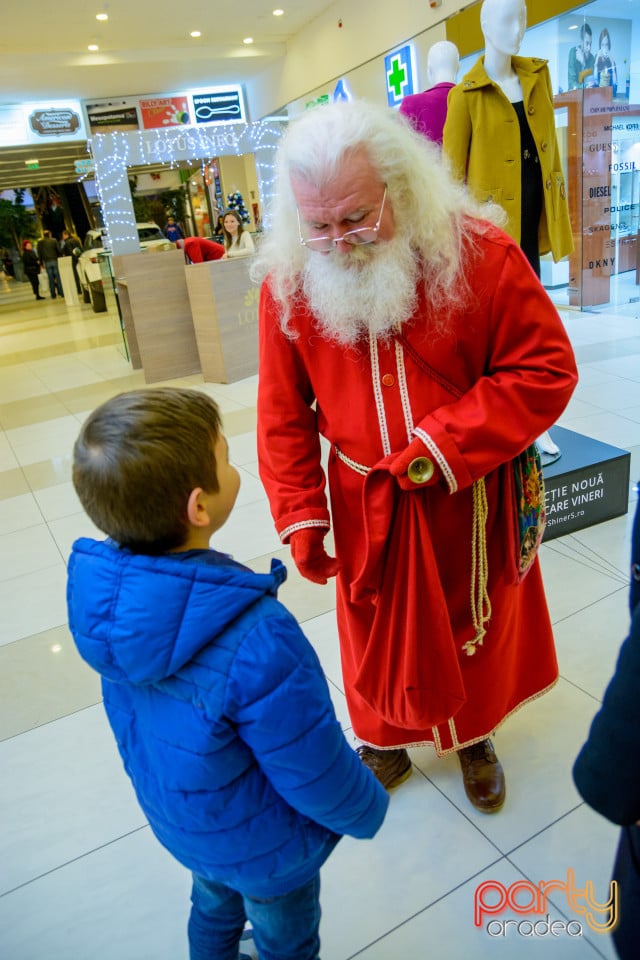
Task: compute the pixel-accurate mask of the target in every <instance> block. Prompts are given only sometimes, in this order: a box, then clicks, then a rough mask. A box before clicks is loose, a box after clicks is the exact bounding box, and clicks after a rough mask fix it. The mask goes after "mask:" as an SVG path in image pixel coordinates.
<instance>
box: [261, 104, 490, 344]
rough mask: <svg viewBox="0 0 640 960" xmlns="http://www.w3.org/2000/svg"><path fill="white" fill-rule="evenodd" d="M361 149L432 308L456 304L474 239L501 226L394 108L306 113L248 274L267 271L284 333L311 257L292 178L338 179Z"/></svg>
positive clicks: (292, 129) (284, 151)
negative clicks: (384, 188)
mask: <svg viewBox="0 0 640 960" xmlns="http://www.w3.org/2000/svg"><path fill="white" fill-rule="evenodd" d="M361 149H364V150H365V151H366V153H367V155H368V157H369V160H370V162H371V165H372V167H373V169H374V171H375V173H376V174H377V175H378V177H379V178H380V180H381V181H382V182H383V183H385V184H386V186H387V202H388V203H390V205H391V207H392V209H393V216H394V221H395V224H396V232H398V233H401V234H402V236H403V237H404V238H405V239H406V240H407V241H408V243H409V245H410V246H411V249H412V250H413V251H414V255H415V257H416V259H417V261H418V262H419V264H420V271H421V274H422V277H423V278H424V280H425V290H426V295H427V298H428V300H429V302H430V305H431V306H432V307H434V308H445V307H446V305H447V304H448V303H449V302H451V301H454V300H456V301H458V302H459V300H460V297H461V294H462V293H463V291H464V289H465V283H464V267H465V261H466V259H467V257H468V256H469V255H471V252H472V249H473V238H474V237H477V235H478V233H480V232H482V231H483V230H485V229H486V221H487V220H490V221H493V222H494V223H500V222H504V214H503V213H502V211H501V210H500V208H497V207H495V206H494V205H490V204H483V205H482V207H480V206H479V205H478V204H476V203H475V202H474V201H473V200H472V199H471V197H470V196H469V194H468V193H467V190H466V188H465V187H464V186H463V185H462V184H458V183H456V182H455V181H454V180H453V179H452V178H451V176H450V175H449V173H448V170H447V164H446V162H445V160H444V158H443V157H442V156H441V154H440V150H439V149H438V147H437V146H435V145H434V144H432V143H431V142H429V141H428V140H426V139H425V138H424V137H423V136H421V135H420V134H418V133H416V132H415V131H414V130H413V129H412V128H411V126H410V125H409V123H408V122H407V121H406V120H405V119H404V117H402V116H400V115H399V114H397V113H395V112H394V111H392V110H390V109H388V108H385V107H380V106H378V105H376V104H372V103H369V102H367V101H364V100H354V101H351V102H349V103H345V102H340V103H333V104H329V105H327V106H322V107H316V108H314V109H312V110H309V111H308V112H307V113H305V114H304V115H303V116H302V117H301V118H300V119H298V120H295V121H293V122H292V123H291V125H290V126H289V128H288V130H287V132H286V133H285V135H284V137H283V138H282V140H281V142H280V146H279V149H278V153H277V158H276V191H275V197H274V200H273V201H272V203H271V206H270V227H269V230H268V231H267V233H266V234H265V236H264V237H263V239H262V242H261V244H260V249H259V251H258V255H257V257H256V258H255V261H254V264H253V266H252V270H251V274H252V277H253V278H254V280H257V281H260V280H262V279H264V277H265V276H266V275H267V274H269V279H270V286H271V290H272V292H273V295H274V297H275V299H276V301H277V302H278V303H279V304H280V307H281V311H282V316H281V323H282V326H283V328H284V329H285V330H286V329H287V323H288V320H289V317H290V313H291V309H292V307H293V306H294V305H295V302H296V298H297V297H299V296H300V276H301V272H302V270H303V268H304V265H305V263H306V261H307V258H308V256H309V252H308V251H307V250H306V248H304V247H303V246H302V245H301V244H300V241H299V237H298V229H297V214H296V202H295V198H294V196H293V192H292V189H291V181H292V178H295V179H301V180H303V181H305V182H308V183H313V184H323V183H326V182H328V181H330V180H332V179H334V178H339V172H340V168H341V166H342V163H343V160H344V158H345V155H347V154H350V153H352V152H355V151H358V150H361Z"/></svg>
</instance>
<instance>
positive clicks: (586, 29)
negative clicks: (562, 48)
mask: <svg viewBox="0 0 640 960" xmlns="http://www.w3.org/2000/svg"><path fill="white" fill-rule="evenodd" d="M586 34H588V35H589V36H590V37H592V36H593V33H592V32H591V27H590V26H589V24H588V23H583V24H582V26H581V27H580V39H581V40H584V38H585V35H586Z"/></svg>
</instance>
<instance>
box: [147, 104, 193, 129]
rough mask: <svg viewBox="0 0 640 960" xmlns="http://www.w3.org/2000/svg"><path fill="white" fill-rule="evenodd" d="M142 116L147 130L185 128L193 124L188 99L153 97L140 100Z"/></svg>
mask: <svg viewBox="0 0 640 960" xmlns="http://www.w3.org/2000/svg"><path fill="white" fill-rule="evenodd" d="M140 116H141V117H142V126H143V127H144V129H145V130H153V129H155V128H157V127H183V126H185V125H186V124H188V123H191V115H190V113H189V103H188V100H187V97H186V96H184V95H180V96H177V97H151V98H146V99H141V100H140Z"/></svg>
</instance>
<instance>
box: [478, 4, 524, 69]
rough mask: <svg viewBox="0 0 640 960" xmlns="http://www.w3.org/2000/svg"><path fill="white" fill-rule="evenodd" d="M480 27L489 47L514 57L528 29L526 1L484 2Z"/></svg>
mask: <svg viewBox="0 0 640 960" xmlns="http://www.w3.org/2000/svg"><path fill="white" fill-rule="evenodd" d="M480 26H481V28H482V33H483V34H484V39H485V44H486V46H487V47H492V48H493V49H494V50H495V51H496V52H497V53H500V54H503V55H504V56H509V57H512V56H514V55H515V54H516V53H517V52H518V50H519V49H520V44H521V43H522V38H523V37H524V32H525V30H526V29H527V7H526V4H525V2H524V0H484V3H483V4H482V8H481V10H480Z"/></svg>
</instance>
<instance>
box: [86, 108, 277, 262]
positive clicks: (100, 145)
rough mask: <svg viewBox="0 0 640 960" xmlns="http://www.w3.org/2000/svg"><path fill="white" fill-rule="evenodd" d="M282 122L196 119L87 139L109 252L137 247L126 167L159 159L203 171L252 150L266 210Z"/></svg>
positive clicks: (156, 161)
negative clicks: (190, 122)
mask: <svg viewBox="0 0 640 960" xmlns="http://www.w3.org/2000/svg"><path fill="white" fill-rule="evenodd" d="M283 127H284V125H283V124H282V123H280V122H278V121H277V120H275V119H274V118H267V119H266V120H260V121H258V122H257V123H247V124H241V123H234V124H233V126H231V125H225V124H211V125H208V124H199V125H198V126H197V127H192V126H184V127H180V128H178V129H176V128H171V129H167V130H163V129H157V130H138V131H135V132H123V131H115V132H112V133H103V134H96V135H95V136H94V137H92V139H91V140H90V141H89V148H90V152H91V155H92V157H93V161H94V164H95V181H96V189H97V193H98V199H99V200H100V204H101V207H102V213H103V217H104V222H105V227H106V229H107V234H108V238H109V245H110V247H111V250H112V252H113V253H116V254H118V253H135V252H137V250H138V249H139V244H138V235H137V231H136V227H135V220H136V218H135V214H134V210H133V201H132V198H131V190H130V188H129V177H128V168H129V167H132V166H136V167H140V166H147V165H151V164H158V163H165V164H167V165H168V166H169V168H173V167H177V166H179V165H180V164H181V163H184V162H185V161H186V162H187V163H188V164H190V166H197V165H198V163H200V166H201V169H202V171H203V174H204V172H205V168H206V166H207V165H208V164H209V163H210V162H211V161H212V159H213V158H215V157H220V156H237V157H240V156H242V155H243V154H245V153H252V154H253V155H254V158H255V166H256V175H257V179H258V189H259V191H260V196H261V198H262V203H263V206H264V208H265V211H267V213H266V221H265V220H263V224H264V226H265V227H268V210H269V205H270V201H271V199H272V196H273V192H274V189H275V176H274V174H275V163H274V160H275V152H276V149H277V146H278V142H279V140H280V137H281V136H282V134H283V132H284V130H283Z"/></svg>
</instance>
